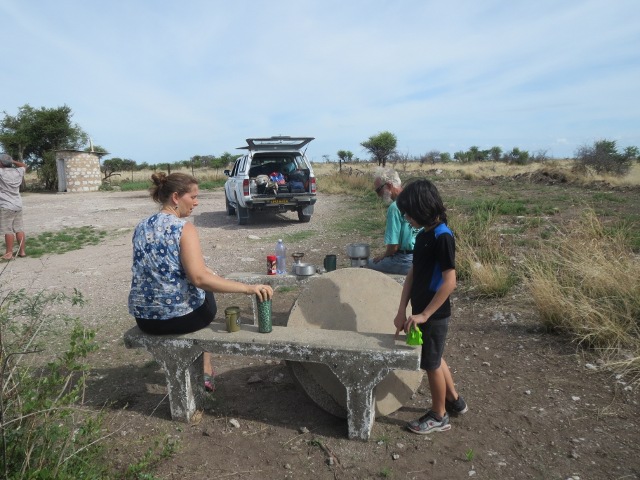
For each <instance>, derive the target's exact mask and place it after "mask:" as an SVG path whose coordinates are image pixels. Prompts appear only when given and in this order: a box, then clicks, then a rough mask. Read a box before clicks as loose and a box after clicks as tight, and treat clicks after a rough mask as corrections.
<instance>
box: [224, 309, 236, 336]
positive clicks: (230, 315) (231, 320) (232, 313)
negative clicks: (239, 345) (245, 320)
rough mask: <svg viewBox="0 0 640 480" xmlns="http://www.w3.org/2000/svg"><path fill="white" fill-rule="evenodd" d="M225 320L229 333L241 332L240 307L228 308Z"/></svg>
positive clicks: (225, 310) (225, 312)
mask: <svg viewBox="0 0 640 480" xmlns="http://www.w3.org/2000/svg"><path fill="white" fill-rule="evenodd" d="M224 318H225V320H226V322H227V332H229V333H232V332H237V331H239V330H240V307H227V308H225V309H224Z"/></svg>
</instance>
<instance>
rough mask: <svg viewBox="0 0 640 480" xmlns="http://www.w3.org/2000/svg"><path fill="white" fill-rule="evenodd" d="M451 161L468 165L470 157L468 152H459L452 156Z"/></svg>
mask: <svg viewBox="0 0 640 480" xmlns="http://www.w3.org/2000/svg"><path fill="white" fill-rule="evenodd" d="M453 159H454V160H456V161H457V162H460V163H469V162H471V157H470V155H469V152H463V151H462V150H459V151H457V152H455V153H454V154H453Z"/></svg>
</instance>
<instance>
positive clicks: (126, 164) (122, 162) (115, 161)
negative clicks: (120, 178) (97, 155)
mask: <svg viewBox="0 0 640 480" xmlns="http://www.w3.org/2000/svg"><path fill="white" fill-rule="evenodd" d="M135 164H136V162H134V161H133V160H128V159H122V158H119V157H114V158H109V159H107V160H103V161H102V166H101V167H100V170H101V171H102V173H103V174H104V178H103V179H102V180H108V179H109V178H111V177H113V176H114V175H120V173H118V172H124V171H125V170H131V169H132V168H135Z"/></svg>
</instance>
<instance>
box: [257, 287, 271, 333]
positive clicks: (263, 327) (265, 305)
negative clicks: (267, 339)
mask: <svg viewBox="0 0 640 480" xmlns="http://www.w3.org/2000/svg"><path fill="white" fill-rule="evenodd" d="M256 300H257V304H258V331H259V332H260V333H269V332H271V330H273V324H272V323H271V300H265V301H264V302H262V301H260V297H258V296H257V295H256Z"/></svg>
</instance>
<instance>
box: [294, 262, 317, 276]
mask: <svg viewBox="0 0 640 480" xmlns="http://www.w3.org/2000/svg"><path fill="white" fill-rule="evenodd" d="M316 271H317V269H316V266H315V265H311V264H310V263H294V264H293V273H294V275H304V276H308V275H313V274H314V273H316Z"/></svg>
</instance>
